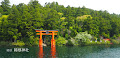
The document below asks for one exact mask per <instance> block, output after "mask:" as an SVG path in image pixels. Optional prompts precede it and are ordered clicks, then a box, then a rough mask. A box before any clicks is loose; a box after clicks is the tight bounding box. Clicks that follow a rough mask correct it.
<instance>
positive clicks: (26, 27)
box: [0, 0, 120, 46]
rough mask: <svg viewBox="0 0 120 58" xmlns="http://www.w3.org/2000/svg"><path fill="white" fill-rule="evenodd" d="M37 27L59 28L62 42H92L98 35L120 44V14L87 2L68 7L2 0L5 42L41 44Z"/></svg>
mask: <svg viewBox="0 0 120 58" xmlns="http://www.w3.org/2000/svg"><path fill="white" fill-rule="evenodd" d="M39 2H40V1H39ZM35 29H41V30H59V32H58V35H57V36H55V39H56V45H58V46H62V45H79V44H82V43H86V44H90V41H91V40H93V41H95V40H96V38H97V39H98V41H100V39H101V38H100V36H102V37H103V38H110V39H111V41H112V42H114V43H117V44H119V42H120V40H119V39H120V15H118V14H114V13H113V14H110V13H108V12H107V11H106V10H105V11H101V10H100V11H96V10H93V9H89V8H86V7H85V6H83V7H70V6H69V5H68V6H67V7H64V6H63V5H59V4H58V3H57V2H52V3H45V5H44V6H42V5H41V4H40V3H38V1H37V0H31V1H30V2H29V3H28V4H27V5H26V4H24V3H20V4H19V5H14V4H13V5H10V2H9V0H4V1H2V2H1V5H0V41H1V42H0V44H1V45H2V44H3V45H4V44H8V43H11V45H38V40H39V36H37V35H36V32H35ZM43 38H44V39H43V40H44V43H46V44H47V45H50V40H51V36H43ZM111 41H110V42H111ZM81 42H82V43H81ZM98 44H101V43H100V42H99V43H98Z"/></svg>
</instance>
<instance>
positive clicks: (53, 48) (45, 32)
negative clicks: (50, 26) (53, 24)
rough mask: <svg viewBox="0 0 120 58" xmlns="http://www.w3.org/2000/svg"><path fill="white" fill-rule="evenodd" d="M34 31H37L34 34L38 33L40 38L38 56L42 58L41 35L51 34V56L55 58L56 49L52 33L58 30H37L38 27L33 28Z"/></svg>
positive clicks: (55, 33)
mask: <svg viewBox="0 0 120 58" xmlns="http://www.w3.org/2000/svg"><path fill="white" fill-rule="evenodd" d="M35 31H36V32H37V33H36V35H40V39H39V50H40V51H39V57H40V58H43V46H42V43H43V40H42V35H52V39H51V56H52V58H55V57H56V56H55V55H56V49H55V39H54V35H57V32H58V30H39V29H35Z"/></svg>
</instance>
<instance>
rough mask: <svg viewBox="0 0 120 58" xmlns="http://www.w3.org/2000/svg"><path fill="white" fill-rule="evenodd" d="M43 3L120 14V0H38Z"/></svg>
mask: <svg viewBox="0 0 120 58" xmlns="http://www.w3.org/2000/svg"><path fill="white" fill-rule="evenodd" d="M1 1H3V0H0V2H1ZM9 1H10V5H13V4H15V5H18V4H19V3H25V4H28V3H29V1H30V0H9ZM38 1H39V3H40V4H41V5H43V6H44V4H45V3H46V2H53V1H54V2H58V4H59V5H64V6H65V7H66V6H68V5H70V6H73V7H79V6H80V7H82V6H85V7H86V8H90V9H93V10H103V11H104V10H107V11H108V12H109V13H111V14H112V13H115V14H120V7H119V6H120V0H38Z"/></svg>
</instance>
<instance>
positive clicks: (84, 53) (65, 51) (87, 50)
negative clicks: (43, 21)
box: [0, 45, 120, 58]
mask: <svg viewBox="0 0 120 58" xmlns="http://www.w3.org/2000/svg"><path fill="white" fill-rule="evenodd" d="M15 48H18V49H19V48H21V50H22V49H23V50H24V51H23V52H22V51H14V49H15ZM25 49H29V50H28V51H29V52H28V51H25ZM8 50H9V51H8ZM11 50H12V51H11ZM0 58H120V45H95V46H94V45H93V46H73V47H56V48H51V47H43V49H42V48H39V47H38V46H33V47H27V46H26V47H5V46H0Z"/></svg>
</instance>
